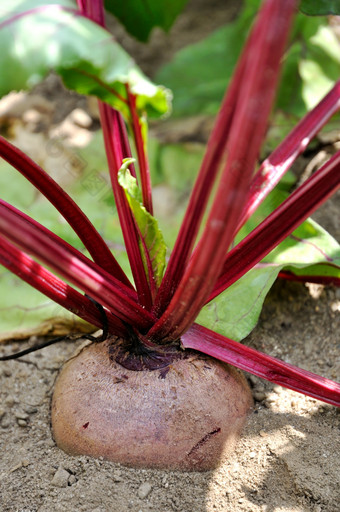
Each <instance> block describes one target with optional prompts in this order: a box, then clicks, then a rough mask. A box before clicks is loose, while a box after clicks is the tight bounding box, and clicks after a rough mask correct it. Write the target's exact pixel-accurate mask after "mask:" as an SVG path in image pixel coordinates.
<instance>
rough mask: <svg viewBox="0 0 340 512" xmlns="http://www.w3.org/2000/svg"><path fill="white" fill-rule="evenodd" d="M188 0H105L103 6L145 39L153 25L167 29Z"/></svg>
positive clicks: (131, 30)
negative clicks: (119, 0)
mask: <svg viewBox="0 0 340 512" xmlns="http://www.w3.org/2000/svg"><path fill="white" fill-rule="evenodd" d="M187 1H188V0H161V1H160V0H125V1H124V2H117V1H116V0H105V7H106V9H107V10H108V11H110V12H112V14H114V15H115V16H116V17H117V18H118V19H119V20H120V21H121V23H123V25H124V26H125V27H126V29H127V30H128V31H129V32H130V33H131V34H132V35H133V36H135V37H137V38H138V39H140V40H141V41H144V42H145V41H147V39H148V37H149V35H150V32H151V30H152V29H153V28H154V27H161V28H163V29H164V30H169V28H170V27H171V25H172V24H173V22H174V21H175V19H176V17H177V16H178V14H179V13H180V12H181V11H182V9H183V8H184V6H185V5H186V3H187Z"/></svg>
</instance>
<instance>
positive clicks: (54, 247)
mask: <svg viewBox="0 0 340 512" xmlns="http://www.w3.org/2000/svg"><path fill="white" fill-rule="evenodd" d="M0 233H1V234H2V235H3V236H5V237H6V238H7V239H8V240H10V241H11V242H12V243H14V244H16V245H17V246H18V247H19V248H20V249H22V250H24V251H27V252H28V253H30V254H31V255H32V256H34V257H36V258H38V259H40V260H42V261H43V262H44V263H45V264H47V265H49V266H50V267H51V268H52V269H53V270H54V271H55V272H57V273H58V274H60V275H61V276H62V277H63V278H64V279H67V280H68V281H70V282H71V283H72V284H73V285H75V286H77V287H79V288H80V289H82V290H83V291H84V292H85V293H87V294H88V295H89V296H91V297H92V298H93V299H95V300H96V301H97V302H99V304H102V305H103V306H105V307H107V308H108V309H109V310H110V311H111V312H112V313H113V314H115V315H117V316H118V317H119V318H120V319H121V320H123V321H124V322H127V323H129V324H132V325H135V326H136V327H137V328H139V329H141V330H143V329H146V328H148V327H150V325H152V324H153V322H154V318H153V317H152V316H151V315H150V313H148V312H147V311H145V309H144V308H143V307H142V306H140V305H139V304H138V303H137V302H136V300H135V299H134V292H133V291H132V290H131V289H130V288H128V287H126V286H124V285H123V284H122V283H120V282H119V281H117V280H116V279H115V278H114V277H113V276H111V275H110V274H108V273H107V272H106V271H105V270H102V269H100V268H97V267H96V265H95V264H94V263H93V262H92V261H90V260H88V259H87V258H86V257H85V256H83V255H82V254H81V253H79V251H77V250H76V249H74V247H72V246H70V245H69V244H67V242H65V241H64V240H62V239H61V238H59V237H57V235H55V234H54V233H52V232H51V231H49V230H47V229H46V228H44V226H42V225H41V224H39V223H38V222H36V221H34V220H33V219H30V217H28V216H27V215H25V214H23V213H22V212H20V211H19V210H17V209H16V208H14V207H13V206H11V205H8V204H7V203H5V202H4V201H0Z"/></svg>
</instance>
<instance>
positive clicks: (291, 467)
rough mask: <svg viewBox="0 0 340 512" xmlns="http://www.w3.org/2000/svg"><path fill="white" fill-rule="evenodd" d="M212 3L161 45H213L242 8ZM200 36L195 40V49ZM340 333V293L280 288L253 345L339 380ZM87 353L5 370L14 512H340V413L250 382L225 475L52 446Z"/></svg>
mask: <svg viewBox="0 0 340 512" xmlns="http://www.w3.org/2000/svg"><path fill="white" fill-rule="evenodd" d="M205 4H206V3H205V2H204V1H201V2H198V1H197V0H196V1H195V2H190V3H189V5H188V9H187V11H186V14H185V15H184V18H183V19H182V20H181V21H179V22H178V23H177V24H176V25H175V27H174V29H173V30H172V31H171V33H170V36H163V35H159V33H158V35H157V34H156V35H155V36H154V37H155V39H156V40H158V39H157V38H160V40H163V39H162V38H164V40H165V41H167V45H168V47H169V54H170V53H171V51H173V48H177V47H178V44H179V43H178V34H179V33H182V32H181V31H182V30H183V27H184V28H185V29H186V32H188V31H189V28H190V27H191V33H192V39H195V37H197V29H196V25H195V23H196V21H197V19H198V18H199V19H200V20H202V19H203V17H205V18H206V20H207V21H206V23H207V25H209V26H208V27H207V26H206V25H204V28H202V27H201V26H200V27H199V28H200V30H201V34H203V33H205V31H208V30H211V29H212V28H215V27H216V26H218V25H219V24H222V23H224V22H225V21H227V20H228V19H230V16H231V15H233V14H234V12H235V2H225V1H220V2H216V1H214V2H212V1H211V2H210V4H209V5H210V10H208V9H207V7H206V5H205ZM212 6H214V9H212ZM230 6H231V7H230ZM208 11H209V13H210V15H209V16H208V14H207V13H208ZM212 12H215V16H213V15H212V14H211V13H212ZM195 20H196V21H195ZM202 25H203V23H202ZM124 37H125V36H124ZM188 37H189V36H188V34H187V33H186V34H185V36H184V37H183V44H185V43H187V42H188ZM126 38H127V39H126V40H127V41H131V39H129V38H128V37H127V36H126ZM170 40H171V41H172V43H171V44H170V42H169V41H170ZM129 44H130V43H129ZM131 44H132V43H131ZM153 44H154V45H155V43H153ZM126 45H127V46H128V43H126ZM136 47H139V45H136ZM130 51H131V48H130ZM143 51H145V52H146V50H145V49H144V50H143ZM150 52H151V53H148V55H147V57H145V55H144V54H143V52H140V53H139V54H138V52H137V50H136V52H135V54H136V53H137V54H138V55H139V56H141V61H142V62H144V69H146V70H148V69H150V63H152V62H153V60H154V58H155V55H156V54H157V53H158V54H159V53H161V52H160V51H159V52H157V44H156V46H152V50H150ZM166 58H168V55H167V57H166ZM155 65H158V61H157V63H156V64H155ZM148 66H149V68H148ZM51 81H52V82H53V81H55V79H54V78H52V79H50V82H49V83H51ZM55 83H56V82H55ZM49 87H50V86H48V85H47V86H45V94H44V96H45V97H46V96H48V94H47V93H46V91H47V90H50V91H52V96H51V97H52V100H53V87H52V89H51V88H50V89H49ZM43 89H44V87H42V90H40V91H39V90H38V91H36V92H43ZM58 90H59V89H58ZM56 96H57V97H59V93H58V94H56ZM63 97H64V98H66V99H67V101H66V100H65V101H64V103H65V104H67V105H70V107H68V109H69V110H68V111H67V110H66V111H65V112H64V115H67V113H68V112H69V111H71V110H73V109H74V108H75V106H79V105H83V103H82V101H83V100H81V99H79V98H77V97H75V96H74V95H72V98H73V100H71V99H70V98H71V96H69V95H65V92H64V91H62V92H61V93H60V98H63ZM56 101H57V100H56ZM68 102H69V103H68ZM56 110H57V111H58V112H59V114H60V110H59V109H56ZM55 122H56V121H55ZM339 198H340V193H339V192H338V194H336V195H335V196H334V197H333V198H332V199H331V200H329V201H328V202H327V203H326V204H325V205H324V206H323V207H322V208H321V209H320V210H319V211H318V212H317V213H316V214H315V215H314V216H313V217H314V218H315V219H316V220H317V221H318V222H320V223H321V224H322V225H323V226H324V227H325V228H326V229H328V230H329V231H330V233H331V234H332V235H333V236H334V237H335V238H337V239H338V240H339V239H340V216H339ZM339 332H340V290H339V289H335V288H333V287H322V286H318V285H310V284H307V285H304V284H301V283H292V282H284V281H278V282H277V283H276V284H275V286H274V287H273V289H272V290H271V292H270V293H269V295H268V297H267V299H266V301H265V305H264V308H263V311H262V314H261V317H260V321H259V323H258V326H257V327H256V328H255V329H254V331H253V332H252V333H251V335H250V336H249V337H248V338H247V339H246V340H244V343H246V344H248V345H249V346H252V347H254V348H257V349H259V350H262V351H264V352H266V353H268V354H271V355H273V356H276V357H279V358H281V359H283V360H284V361H287V362H290V363H292V364H296V365H298V366H300V367H303V368H305V369H308V370H310V371H313V372H315V373H318V374H321V375H323V376H325V377H329V378H332V379H337V380H339V376H340V351H339V348H340V335H339ZM31 341H32V340H31ZM81 343H82V341H78V342H77V343H76V344H74V343H70V342H66V341H65V342H63V343H61V344H58V345H55V346H51V347H49V348H46V349H43V350H41V351H40V352H37V353H34V354H31V355H29V356H26V357H23V358H22V359H20V360H18V361H8V362H5V363H2V364H1V366H0V382H1V384H0V396H1V402H0V450H1V461H0V503H1V507H0V508H1V510H2V511H3V512H15V511H21V512H24V511H27V512H28V511H30V512H33V511H34V512H38V511H39V512H54V511H56V512H57V511H62V512H66V511H67V512H68V511H71V510H72V511H73V510H74V511H77V512H78V511H79V512H80V511H86V512H153V511H154V512H173V511H179V512H226V511H227V512H239V511H246V512H260V511H265V512H307V511H308V512H309V511H311V512H321V511H322V512H338V511H339V503H340V460H339V455H338V454H339V453H340V410H338V409H336V408H335V407H331V406H328V405H325V404H323V403H321V402H318V401H316V400H314V399H311V398H308V397H305V396H303V395H300V394H298V393H295V392H293V391H289V390H287V389H284V388H281V387H279V386H275V385H273V384H271V383H269V382H265V381H262V380H260V379H258V378H255V377H253V376H250V375H247V378H248V380H249V383H250V385H251V387H252V389H253V395H254V398H255V406H254V410H253V412H252V413H251V415H250V416H249V419H248V422H247V425H246V428H245V429H244V432H243V434H242V437H241V439H240V441H239V443H238V445H237V448H236V450H235V452H234V453H232V454H231V455H230V456H229V457H228V458H224V459H222V460H221V462H220V464H219V466H218V468H217V469H216V470H214V471H210V472H204V473H195V472H194V473H180V472H173V471H165V470H143V469H138V470H136V469H134V468H127V467H123V466H120V465H119V464H113V463H110V462H106V461H104V460H100V459H99V460H96V459H92V458H89V457H85V456H80V457H71V456H68V455H66V454H65V453H63V452H62V451H61V450H60V449H59V448H57V447H56V445H55V443H54V441H53V439H52V436H51V430H50V402H51V394H52V391H53V385H54V381H55V378H56V376H57V374H58V371H59V369H60V367H61V366H62V364H63V362H64V361H66V360H67V359H68V358H69V357H70V356H71V355H72V354H73V352H74V350H75V346H76V347H77V346H79V345H80V344H81ZM21 347H22V345H21V344H20V343H18V342H12V343H9V344H6V346H1V350H2V351H6V353H8V352H11V351H15V350H18V349H20V348H21Z"/></svg>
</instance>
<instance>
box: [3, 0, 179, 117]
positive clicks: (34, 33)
mask: <svg viewBox="0 0 340 512" xmlns="http://www.w3.org/2000/svg"><path fill="white" fill-rule="evenodd" d="M75 7H76V5H75V3H74V2H71V1H69V0H61V1H59V2H58V4H55V3H54V4H53V3H52V2H45V1H42V0H29V1H28V0H14V1H13V2H2V5H1V6H0V55H1V57H0V62H1V69H3V70H6V72H3V73H2V74H1V77H0V97H1V96H3V95H5V94H7V93H9V92H10V91H12V90H21V89H29V88H31V87H33V86H34V85H36V84H37V83H39V82H40V81H41V80H43V78H44V77H45V76H46V75H47V74H48V73H49V72H50V71H51V70H54V71H56V72H57V73H58V74H59V75H60V76H61V77H62V79H63V81H64V83H65V85H66V86H67V87H68V88H70V89H73V90H75V91H77V92H78V93H80V94H87V95H94V96H97V97H98V98H100V99H102V100H103V101H105V102H107V103H109V104H110V105H112V106H113V107H114V108H116V109H118V110H120V111H121V112H122V113H123V114H124V115H125V116H126V117H128V115H129V110H128V108H127V102H126V85H127V84H128V85H129V87H130V90H131V92H132V93H133V94H135V95H136V96H137V108H138V110H139V111H144V110H146V111H147V113H148V114H149V115H151V116H158V115H163V114H164V113H165V112H167V110H168V107H169V98H170V96H169V92H168V91H167V90H166V89H164V88H163V87H157V86H155V85H154V84H152V83H151V82H150V81H149V80H148V79H147V78H146V77H145V76H144V75H143V74H142V72H141V71H140V70H139V69H138V67H137V66H136V64H135V63H134V61H133V60H132V59H131V57H130V56H129V55H128V54H127V53H126V52H125V51H124V50H123V49H122V48H121V47H120V46H119V44H118V43H117V42H116V41H115V40H114V39H113V37H112V35H111V34H109V33H108V32H107V31H106V30H104V29H103V28H101V27H99V26H98V25H96V24H95V23H93V22H92V21H90V20H88V19H87V18H85V17H83V16H81V15H80V14H79V12H78V11H77V10H76V9H75Z"/></svg>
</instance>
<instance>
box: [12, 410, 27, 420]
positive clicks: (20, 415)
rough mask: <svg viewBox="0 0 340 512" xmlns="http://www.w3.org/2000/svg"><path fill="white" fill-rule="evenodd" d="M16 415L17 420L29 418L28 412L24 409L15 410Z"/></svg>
mask: <svg viewBox="0 0 340 512" xmlns="http://www.w3.org/2000/svg"><path fill="white" fill-rule="evenodd" d="M14 416H15V417H16V419H17V420H28V414H27V413H26V412H22V411H15V413H14Z"/></svg>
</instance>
